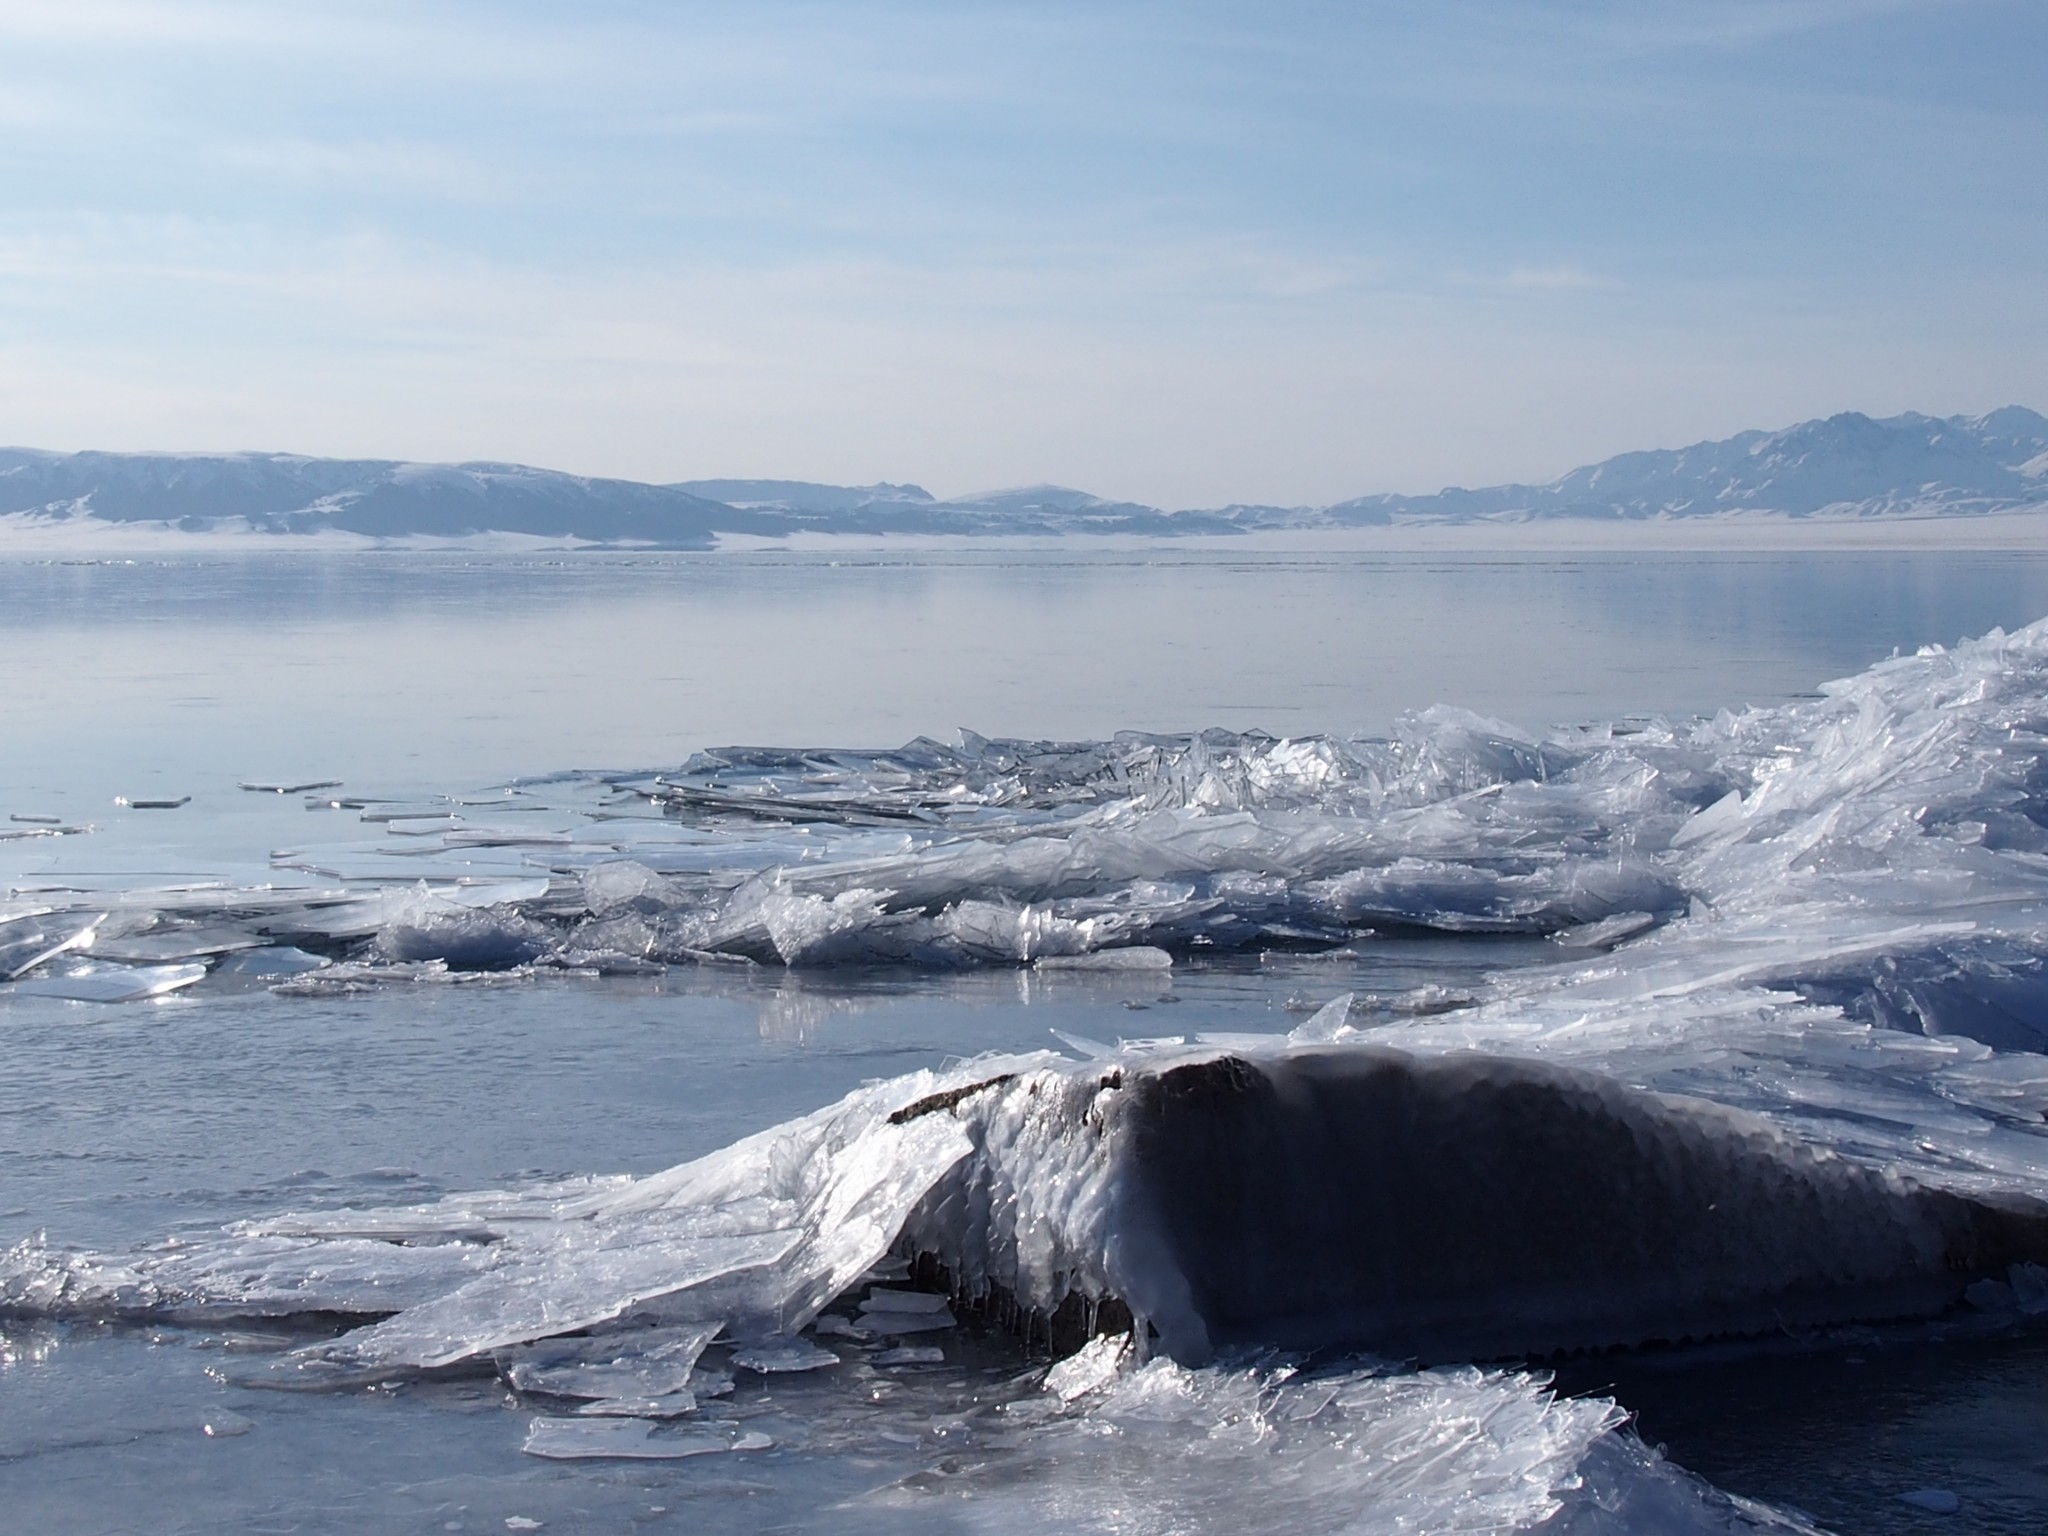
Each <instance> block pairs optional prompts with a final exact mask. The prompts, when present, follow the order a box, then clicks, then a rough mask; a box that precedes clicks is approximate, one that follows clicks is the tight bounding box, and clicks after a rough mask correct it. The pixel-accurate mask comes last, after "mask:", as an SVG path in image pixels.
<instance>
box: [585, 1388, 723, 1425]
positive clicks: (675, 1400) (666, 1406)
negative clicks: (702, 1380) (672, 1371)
mask: <svg viewBox="0 0 2048 1536" xmlns="http://www.w3.org/2000/svg"><path fill="white" fill-rule="evenodd" d="M696 1411H697V1398H696V1395H695V1394H694V1393H690V1392H664V1393H663V1394H662V1395H661V1396H659V1397H600V1398H596V1399H594V1400H592V1401H590V1402H587V1403H585V1404H583V1406H582V1407H580V1408H578V1409H577V1410H576V1412H577V1413H578V1414H581V1415H583V1416H585V1417H589V1418H597V1419H680V1418H684V1417H686V1416H688V1415H689V1414H693V1413H695V1412H696Z"/></svg>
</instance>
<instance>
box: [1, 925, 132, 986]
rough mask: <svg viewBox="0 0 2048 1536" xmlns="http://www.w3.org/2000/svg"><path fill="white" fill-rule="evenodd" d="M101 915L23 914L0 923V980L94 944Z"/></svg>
mask: <svg viewBox="0 0 2048 1536" xmlns="http://www.w3.org/2000/svg"><path fill="white" fill-rule="evenodd" d="M106 920H107V914H106V913H104V912H51V911H48V910H44V911H40V912H30V913H25V914H24V915H22V916H20V917H10V918H8V919H6V920H5V921H0V981H12V980H13V979H14V978H16V977H18V976H22V975H25V974H26V973H27V972H29V971H32V970H34V969H35V968H36V967H37V966H39V965H42V964H44V963H45V962H46V961H49V960H52V959H54V958H55V957H56V956H58V955H61V954H63V953H64V952H65V951H67V950H72V949H83V948H85V947H86V946H87V945H89V944H91V943H92V941H93V936H94V934H95V933H96V932H97V931H98V929H99V925H100V924H101V923H103V922H105V921H106Z"/></svg>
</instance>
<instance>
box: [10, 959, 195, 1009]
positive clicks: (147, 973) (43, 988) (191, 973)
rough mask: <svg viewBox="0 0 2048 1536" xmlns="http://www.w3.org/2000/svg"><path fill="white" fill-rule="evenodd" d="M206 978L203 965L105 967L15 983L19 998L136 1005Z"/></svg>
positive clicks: (16, 994)
mask: <svg viewBox="0 0 2048 1536" xmlns="http://www.w3.org/2000/svg"><path fill="white" fill-rule="evenodd" d="M205 975H206V967H205V966H203V965H104V966H94V967H92V968H91V969H90V970H77V971H71V972H68V973H66V974H63V975H56V976H35V977H31V978H30V979H29V980H27V981H17V982H16V983H15V984H14V995H15V996H17V997H55V998H62V999H64V1000H65V1001H67V1002H74V1003H135V1002H141V1001H143V1000H145V999H147V998H152V997H163V996H165V995H167V994H168V993H171V992H176V991H178V990H179V989H180V988H182V987H189V986H191V985H192V984H193V983H194V982H196V981H198V980H200V979H201V978H202V977H204V976H205Z"/></svg>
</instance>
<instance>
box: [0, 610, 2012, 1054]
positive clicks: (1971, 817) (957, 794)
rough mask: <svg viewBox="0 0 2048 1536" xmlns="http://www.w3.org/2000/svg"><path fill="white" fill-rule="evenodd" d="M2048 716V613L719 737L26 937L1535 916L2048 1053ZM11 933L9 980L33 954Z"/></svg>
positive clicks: (1069, 947)
mask: <svg viewBox="0 0 2048 1536" xmlns="http://www.w3.org/2000/svg"><path fill="white" fill-rule="evenodd" d="M2044 733H2048V627H2044V626H2043V625H2035V626H2032V627H2030V628H2028V629H2026V630H2022V631H2020V632H2018V633H2016V634H2012V635H2006V634H2002V633H1993V634H1992V635H1989V636H1987V637H1985V638H1984V639H1981V640H1977V641H1972V642H1968V643H1965V644H1962V645H1959V646H1957V647H1955V648H1954V649H1940V648H1931V649H1929V650H1927V651H1924V652H1922V653H1920V654H1918V655H1914V656H1906V657H1898V658H1894V659H1892V660H1890V661H1887V662H1884V663H1881V664H1879V665H1878V666H1875V667H1873V668H1872V669H1870V670H1869V671H1868V672H1865V673H1863V674H1861V675H1859V676H1857V677H1853V678H1850V679H1847V680H1844V681H1841V682H1838V683H1833V684H1829V685H1827V686H1826V687H1825V688H1824V689H1823V690H1822V695H1821V696H1820V697H1818V698H1816V699H1812V700H1806V701H1800V702H1796V703H1792V704H1787V705H1781V706H1776V707H1772V708H1762V709H1752V710H1748V711H1745V712H1743V713H1740V714H1732V713H1723V714H1721V715H1719V716H1717V717H1715V718H1713V719H1711V720H1694V721H1680V722H1671V721H1650V722H1643V723H1637V724H1633V725H1615V726H1598V727H1583V728H1577V729H1570V730H1560V731H1556V732H1553V733H1551V734H1549V735H1547V736H1543V737H1534V736H1530V735H1527V734H1524V733H1522V732H1519V731H1516V730H1515V729H1513V728H1511V727H1509V726H1506V725H1503V724H1501V723H1499V722H1495V721H1487V720H1483V719H1480V718H1478V717H1476V716H1473V715H1470V714H1467V713H1464V712H1462V711H1458V710H1453V709H1448V708H1441V707H1440V708H1435V709H1431V710H1426V711H1423V712H1422V713H1420V714H1417V715H1414V716H1412V717H1409V718H1408V719H1406V720H1404V721H1403V722H1402V723H1401V726H1400V728H1399V729H1398V730H1397V731H1396V733H1395V734H1394V736H1393V737H1392V738H1390V739H1386V740H1353V741H1338V740H1334V739H1328V738H1308V739H1297V740H1278V739H1274V738H1269V737H1264V736H1259V735H1232V734H1229V733H1224V732H1207V733H1203V734H1200V735H1195V736H1188V737H1156V736H1141V735H1135V734H1127V735H1124V736H1120V737H1118V738H1116V739H1115V740H1113V741H1108V742H1090V743H1045V742H1040V743H1027V742H1009V741H989V740H985V739H982V738H979V737H974V736H971V735H968V736H965V737H963V739H962V741H961V743H960V744H959V745H958V746H952V747H948V746H943V745H940V744H938V743H936V742H931V741H925V740H920V741H917V742H913V743H911V744H909V745H908V746H906V747H903V748H901V749H898V750H896V751H893V752H843V751H840V752H834V751H824V750H798V751H780V750H767V749H725V750H722V751H720V752H716V753H705V754H700V755H699V756H698V757H697V758H695V759H693V760H692V761H691V763H690V764H689V765H687V766H686V768H685V769H683V770H682V771H679V772H675V773H670V774H646V775H639V776H634V775H623V774H611V775H603V774H567V775H558V776H556V777H554V778H551V779H547V780H540V781H534V782H532V783H530V784H526V785H522V786H520V787H518V789H517V790H516V791H515V792H512V793H510V794H507V795H500V796H495V797H492V798H491V799H490V801H489V802H488V803H485V804H483V805H480V806H478V805H465V804H462V803H459V802H457V801H454V800H450V801H446V802H437V803H435V804H430V805H417V806H398V807H396V808H394V807H392V806H389V805H385V806H378V805H375V804H372V803H368V802H364V803H360V804H358V803H357V802H346V803H347V804H356V805H358V809H359V811H360V814H362V815H363V816H365V817H370V818H377V819H374V820H372V821H370V822H369V823H368V830H371V831H372V832H374V831H375V830H376V829H379V828H381V829H384V832H385V837H384V841H383V842H382V843H379V842H376V841H370V842H363V841H355V842H348V843H341V844H334V845H328V846H304V847H299V848H295V849H283V850H279V851H278V853H277V854H276V857H275V863H276V866H277V869H278V872H279V879H278V881H277V882H276V883H275V884H274V885H273V887H272V888H269V889H258V888H246V887H244V888H210V889H201V888H197V887H189V886H188V887H187V888H184V889H180V890H165V891H158V892H143V891H133V892H116V893H109V892H106V891H104V890H79V891H76V892H72V893H69V895H68V896H67V894H66V893H65V892H64V891H63V890H62V889H61V879H60V878H59V877H55V876H46V877H45V878H44V879H43V880H42V882H41V883H40V885H39V886H38V888H37V889H36V890H35V891H34V892H33V893H28V892H26V891H24V892H23V893H22V896H23V898H24V899H32V900H33V901H34V902H36V903H38V905H37V906H36V907H34V908H33V909H32V910H25V909H23V908H16V909H15V910H16V911H17V912H19V913H21V915H20V916H18V917H15V918H12V919H10V920H9V921H10V923H15V924H18V923H36V924H41V925H43V927H45V928H52V929H53V931H54V926H55V925H61V924H63V923H67V922H70V923H76V924H79V925H84V926H90V920H91V918H92V917H93V914H94V913H95V912H104V911H105V910H106V909H107V908H108V907H109V906H113V907H115V908H116V909H117V910H115V912H114V913H113V915H112V916H111V917H104V918H102V919H101V921H100V924H99V926H98V928H97V935H98V938H97V941H98V942H100V943H103V944H115V943H119V944H123V945H126V946H127V952H132V953H137V954H138V957H139V953H140V951H139V950H138V946H147V945H150V944H156V945H158V946H160V947H161V948H162V949H164V950H165V951H166V954H167V956H168V951H170V950H172V949H175V948H177V947H178V946H179V945H180V944H181V943H183V944H186V945H188V946H189V947H190V948H191V949H192V950H193V951H194V953H191V954H188V955H185V956H181V957H180V958H187V959H194V960H204V959H206V958H207V957H208V956H210V955H218V954H222V953H227V952H229V951H230V950H232V949H233V948H234V947H235V946H236V945H237V944H244V943H249V942H252V941H255V940H261V941H263V942H266V943H272V944H284V945H292V946H296V947H298V948H300V949H301V950H310V951H312V952H315V953H317V954H319V955H321V956H323V957H326V958H330V959H338V960H342V961H345V962H346V963H347V964H348V965H349V966H350V967H351V969H349V970H347V971H345V972H341V973H338V974H336V975H333V976H329V977H325V978H322V977H318V976H309V977H305V978H302V979H300V980H299V981H297V982H295V983H294V984H293V988H294V990H296V991H301V992H306V993H311V994H317V993H318V992H320V991H322V990H323V989H332V990H347V989H350V988H354V987H360V986H363V985H374V984H376V982H377V981H379V980H393V981H406V980H413V979H417V978H418V977H419V976H420V975H421V974H422V973H420V972H419V971H418V970H417V969H416V968H417V967H419V966H422V965H432V964H436V963H439V964H441V965H443V966H445V967H446V968H447V970H449V971H450V972H456V973H462V972H475V971H495V972H499V973H501V974H508V975H514V976H517V975H523V974H531V973H533V972H535V971H545V970H549V969H554V970H569V971H576V972H597V973H604V972H608V971H614V972H615V971H630V970H634V969H636V968H638V969H647V968H654V967H659V966H664V965H691V964H704V963H711V962H714V961H723V962H725V963H741V964H745V963H765V964H771V965H789V966H829V965H835V964H866V965H872V964H894V965H909V966H935V967H946V966H960V965H1013V966H1015V965H1032V964H1036V965H1040V966H1046V967H1061V966H1077V965H1078V966H1097V965H1100V966H1132V967H1144V966H1163V965H1165V964H1168V963H1170V962H1172V961H1173V960H1175V959H1177V958H1178V959H1186V958H1188V957H1191V956H1202V955H1209V954H1216V953H1221V952H1226V951H1233V950H1237V951H1257V950H1261V949H1268V948H1273V947H1282V948H1297V949H1313V948H1316V947H1333V946H1338V945H1342V944H1345V943H1353V942H1358V941H1359V940H1360V939H1361V938H1362V937H1365V936H1369V935H1370V934H1371V933H1373V932H1375V931H1382V930H1387V929H1390V928H1391V929H1396V930H1405V931H1418V930H1434V931H1439V932H1447V933H1524V934H1550V935H1552V936H1554V937H1555V938H1556V940H1557V944H1556V956H1557V961H1558V963H1559V964H1560V965H1564V966H1570V967H1576V968H1577V970H1578V972H1580V973H1581V974H1580V975H1579V977H1578V979H1577V981H1576V982H1575V983H1574V985H1575V987H1576V989H1577V990H1576V992H1575V995H1579V996H1585V997H1591V996H1594V995H1595V994H1596V992H1597V988H1596V987H1595V986H1594V979H1593V977H1592V976H1591V975H1590V972H1591V971H1592V970H1595V969H1598V968H1600V967H1601V966H1604V965H1606V964H1607V962H1606V961H1605V960H1603V959H1602V958H1601V957H1602V956H1604V955H1607V954H1608V953H1609V952H1610V951H1612V950H1614V949H1615V948H1616V946H1623V947H1626V948H1627V949H1628V950H1629V951H1630V953H1631V957H1632V958H1631V959H1630V961H1629V963H1628V964H1627V965H1625V966H1623V967H1621V969H1620V971H1619V972H1618V973H1617V975H1616V977H1615V979H1614V980H1613V982H1612V984H1611V986H1612V987H1620V988H1624V989H1627V988H1634V989H1637V990H1643V991H1649V992H1655V993H1660V994H1662V993H1668V992H1670V991H1671V989H1674V988H1676V989H1680V990H1692V991H1697V990H1700V989H1702V988H1706V987H1710V986H1714V985H1723V984H1726V985H1733V986H1742V987H1754V986H1770V987H1779V988H1793V989H1797V990H1798V991H1799V992H1800V993H1801V994H1802V995H1804V996H1806V997H1808V998H1810V999H1812V1000H1815V1001H1818V1002H1824V1003H1828V1004H1833V1005H1838V1006H1841V1007H1843V1008H1846V1009H1847V1010H1848V1011H1849V1012H1850V1014H1851V1015H1852V1016H1854V1017H1857V1018H1865V1019H1871V1020H1874V1021H1877V1022H1882V1023H1886V1024H1890V1025H1893V1026H1896V1027H1904V1028H1909V1029H1913V1030H1920V1031H1926V1032H1929V1033H1935V1034H1943V1035H1953V1034H1962V1035H1968V1036H1970V1037H1971V1038H1975V1039H1979V1040H1982V1041H1984V1042H1985V1043H1989V1044H1993V1045H2002V1046H2021V1047H2026V1048H2035V1047H2038V1046H2039V1045H2040V1044H2041V1043H2042V1042H2043V1040H2044V1039H2048V1033H2044V1028H2043V1026H2042V1024H2041V1022H2040V1020H2041V1016H2042V1010H2041V1009H2040V1008H2039V1007H2038V1006H2037V1005H2036V1002H2035V998H2036V996H2037V994H2038V993H2039V990H2040V987H2041V985H2042V965H2043V963H2044V953H2043V949H2042V946H2041V945H2040V943H2039V942H2038V940H2039V932H2040V925H2039V920H2038V913H2039V910H2040V907H2041V904H2042V901H2043V896H2044V891H2048V862H2044V860H2048V766H2044V763H2048V759H2044V755H2043V748H2044V746H2048V734H2044ZM472 798H475V797H472ZM415 812H417V813H418V814H413V813H415ZM430 813H431V814H430ZM401 829H404V830H406V832H407V834H408V835H403V836H401V835H398V834H399V832H400V831H401ZM294 881H296V882H299V883H300V888H299V889H293V888H292V885H291V882H294ZM308 881H311V882H315V883H314V884H313V885H310V886H309V885H306V884H305V883H306V882H308ZM321 881H325V882H329V886H328V887H327V888H324V889H323V888H320V887H319V886H318V884H317V882H321ZM67 902H69V903H70V905H68V906H67V904H66V903H67ZM199 930H203V931H199ZM7 939H8V935H7V934H5V933H0V946H4V948H0V960H5V959H6V958H7V956H8V955H10V954H13V953H14V952H15V951H16V950H17V949H21V953H20V955H19V956H18V958H16V959H14V960H13V961H12V962H11V968H15V969H23V970H25V969H26V968H29V967H33V966H35V965H37V964H44V963H47V962H48V961H49V960H50V958H51V957H50V956H40V957H39V956H38V955H36V954H35V953H33V952H32V950H29V949H22V947H21V946H20V945H13V944H8V943H7ZM73 942H75V943H77V944H84V943H87V942H91V941H90V940H88V939H86V938H83V937H80V938H77V939H75V940H74V941H73ZM209 946H211V947H210V948H209ZM408 968H415V969H408ZM1610 990H1611V988H1610Z"/></svg>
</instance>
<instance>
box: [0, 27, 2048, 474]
mask: <svg viewBox="0 0 2048 1536" xmlns="http://www.w3.org/2000/svg"><path fill="white" fill-rule="evenodd" d="M2044 59H2048V5H2042V4H2040V3H2039V0H1929V3H1913V0H1702V3H1693V0H1612V3H1610V0H1565V3H1554V0H1260V3H1256V4H1254V3H1210V0H1178V3H1173V4H1165V3H1156V4H1153V3H1125V0H1087V3H1068V0H1030V3H1027V4H1012V3H983V0H945V3H885V0H830V3H822V0H821V3H786V0H745V3H737V0H735V3H725V4H697V3H691V0H666V3H638V4H636V3H627V0H577V3H573V4H571V3H552V4H544V3H539V0H488V3H460V0H407V3H389V4H386V3H367V0H366V3H354V0H327V3H321V4H305V5H280V4H277V3H275V0H261V3H252V4H242V3H235V0H185V3H153V0H0V442H6V443H10V444H15V445H22V446H35V447H43V448H52V449H60V450H71V449H80V448H88V447H90V448H103V449H118V450H144V449H155V450H185V451H201V450H207V451H217V450H233V449H262V450H279V451H290V452H298V453H312V454H323V455H336V456H365V457H386V458H413V459H428V460H444V461H454V460H474V459H495V460H511V461H516V462H520V463H528V464H539V465H544V466H547V467H550V468H556V469H565V470H570V471H574V472H577V473H581V474H593V475H615V476H622V477H627V478H632V479H643V480H654V481H674V480H682V479H691V478H707V477H723V476H773V477H780V478H789V479H810V480H823V481H828V482H833V483H841V484H866V483H870V482H873V481H878V480H890V481H906V480H909V481H916V482H918V483H920V484H923V485H924V486H926V487H927V488H928V489H930V490H932V491H934V492H935V493H937V494H940V495H952V494H963V493H967V492H971V491H976V490H984V489H990V488H994V487H998V486H1006V485H1019V484H1028V483H1034V482H1039V481H1053V482H1057V483H1061V484H1066V485H1073V486H1079V487H1082V488H1085V489H1087V490H1091V491H1094V492H1096V493H1097V494H1100V495H1105V496H1110V497H1115V498H1127V499H1132V500H1137V501H1143V502H1147V503H1151V504H1155V505H1162V506H1168V507H1183V506H1217V505H1223V504H1227V503H1230V502H1240V501H1252V502H1268V503H1279V504H1286V505H1294V504H1321V503H1327V502H1331V501H1336V500H1340V499H1343V498H1346V497H1351V496H1357V495H1362V494H1367V493H1372V492H1379V491H1406V492H1422V491H1431V490H1435V489H1437V488H1439V487H1441V486H1444V485H1447V484H1463V485H1480V484H1490V483H1495V482H1500V481H1505V480H1544V479H1548V478H1550V477H1552V476H1555V475H1557V474H1561V473H1563V472H1564V471H1566V470H1568V469H1570V468H1572V467H1574V466H1575V465H1578V464H1582V463H1587V462H1591V461H1594V460H1597V459H1600V458H1604V457H1606V456H1608V455H1610V454H1613V453H1616V452H1621V451H1624V450H1628V449H1633V448H1650V447H1670V446H1678V445H1681V444H1685V443H1690V442H1695V441H1701V440H1704V439H1709V438H1715V437H1723V436H1726V435H1728V434H1730V433H1733V432H1736V431H1739V430H1742V429H1744V428H1749V427H1777V426H1784V425H1788V424H1790V423H1792V422H1794V421H1798V420H1802V419H1805V418H1808V417H1813V416H1820V415H1829V414H1833V413H1834V412H1837V411H1843V410H1861V411H1866V412H1870V413H1872V414H1889V413H1892V412H1896V411H1900V410H1907V409H1913V410H1921V411H1927V412H1930V413H1934V414H1940V415H1947V414H1954V413H1957V412H1978V411H1984V410H1989V409H1991V408H1994V407H1996V406H1999V405H2004V404H2008V403H2019V404H2027V405H2032V406H2034V407H2036V408H2039V409H2048V281H2044V274H2048V195H2044V194H2043V188H2042V176H2041V168H2042V167H2043V166H2044V165H2048V92H2044V91H2042V90H2041V88H2040V82H2041V68H2042V60H2044Z"/></svg>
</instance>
